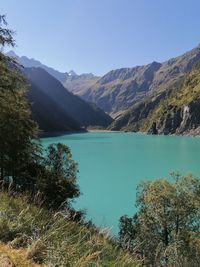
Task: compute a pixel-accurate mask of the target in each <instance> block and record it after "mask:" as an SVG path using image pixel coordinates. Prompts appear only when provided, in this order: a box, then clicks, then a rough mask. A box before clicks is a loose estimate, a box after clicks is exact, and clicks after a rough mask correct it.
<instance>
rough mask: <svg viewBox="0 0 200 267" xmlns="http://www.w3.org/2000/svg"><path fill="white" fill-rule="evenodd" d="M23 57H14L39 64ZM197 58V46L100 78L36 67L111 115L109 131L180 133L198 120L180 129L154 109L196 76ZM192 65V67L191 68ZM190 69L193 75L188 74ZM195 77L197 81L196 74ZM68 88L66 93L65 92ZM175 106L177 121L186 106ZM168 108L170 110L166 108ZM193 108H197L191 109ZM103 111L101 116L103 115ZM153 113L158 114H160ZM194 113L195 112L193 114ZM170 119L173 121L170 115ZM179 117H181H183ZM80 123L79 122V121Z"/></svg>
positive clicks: (30, 64) (199, 56) (185, 131)
mask: <svg viewBox="0 0 200 267" xmlns="http://www.w3.org/2000/svg"><path fill="white" fill-rule="evenodd" d="M24 58H26V57H18V59H19V62H20V64H24V65H25V67H27V66H31V67H34V66H36V63H35V62H37V64H39V63H40V62H39V63H38V61H35V60H33V59H28V58H26V62H25V60H24ZM199 60H200V45H199V46H197V47H195V48H194V49H192V50H191V51H189V52H186V53H184V54H183V55H181V56H178V57H176V58H172V59H169V60H167V61H165V62H163V63H160V62H152V63H150V64H147V65H143V66H136V67H133V68H122V69H116V70H112V71H110V72H108V73H107V74H105V75H104V76H102V77H96V76H94V75H93V74H81V75H77V74H76V73H74V72H73V71H72V72H71V73H67V72H66V73H61V72H58V71H56V70H54V69H52V68H49V67H47V66H45V67H44V65H43V64H42V63H40V67H41V68H42V69H45V70H46V71H47V72H48V73H49V74H51V75H53V76H54V78H56V79H57V80H59V81H60V84H61V83H62V88H63V89H65V90H66V91H67V90H68V91H71V92H72V93H73V94H76V95H78V96H79V97H81V98H82V99H83V100H85V101H87V102H91V103H95V104H96V105H97V106H98V107H99V108H101V109H102V110H103V111H104V112H105V113H107V114H109V115H110V116H112V117H113V118H114V120H113V121H112V122H111V119H110V117H109V119H108V118H107V121H106V123H104V126H105V125H108V124H109V121H110V122H111V124H110V125H109V126H108V128H109V129H111V130H127V131H145V132H149V133H160V134H161V133H164V134H170V133H179V134H184V133H188V132H189V131H190V130H191V129H193V130H194V129H197V128H198V127H199V122H198V120H195V121H196V125H195V123H193V124H192V126H191V125H190V129H189V128H188V129H187V126H185V128H184V127H182V128H181V129H180V127H178V126H177V127H174V126H173V127H172V125H171V124H173V125H174V122H173V123H171V124H170V123H169V119H167V120H166V118H165V119H164V117H163V119H161V117H162V116H161V113H162V112H158V110H161V109H162V107H163V105H164V106H165V107H166V105H167V104H166V103H168V102H166V101H167V100H168V99H171V97H172V95H173V97H175V98H176V94H177V95H178V97H179V98H181V97H182V95H181V94H180V93H179V92H180V90H181V89H180V88H183V87H184V88H186V87H187V86H186V85H185V84H184V81H185V80H187V79H188V75H189V76H190V75H197V67H196V66H195V65H196V63H197V62H198V61H199ZM25 63H26V64H25ZM34 64H35V65H34ZM37 66H38V65H37ZM194 66H195V67H194ZM193 68H195V70H194V69H193ZM191 71H192V73H193V74H191ZM52 73H53V74H52ZM196 80H198V77H197V78H196ZM39 84H40V83H39ZM39 84H38V86H39ZM64 87H65V88H64ZM66 88H67V89H66ZM188 88H189V87H188ZM188 90H189V89H188ZM68 91H67V93H69V92H68ZM185 91H186V90H184V92H185ZM73 96H74V95H73ZM74 97H75V96H74ZM76 97H77V96H76ZM52 99H54V97H52ZM54 100H55V99H54ZM193 100H194V101H196V98H194V99H192V101H193ZM180 102H181V101H180ZM163 103H164V104H163ZM181 103H182V104H183V103H185V102H184V101H183V102H181ZM192 103H193V102H191V103H190V107H191V105H192V106H193V104H192ZM195 103H196V104H195V107H198V102H195ZM90 105H91V104H90ZM196 105H197V106H196ZM58 106H59V107H61V106H62V105H60V103H58ZM62 108H63V106H62ZM179 108H181V110H179V112H180V114H179V117H180V118H179V120H180V121H181V114H182V115H183V114H185V111H184V110H188V107H186V106H185V105H184V104H183V106H182V107H180V106H179ZM168 109H169V110H170V108H168ZM197 109H198V108H196V109H195V110H197ZM99 111H100V110H99ZM165 111H166V110H165ZM68 113H69V112H68ZM105 113H104V115H106V114H105ZM172 113H173V114H175V110H173V112H172ZM172 113H171V114H172ZM101 114H102V113H101ZM155 114H160V115H159V116H160V117H159V116H158V115H155ZM78 115H79V114H78V112H77V113H76V116H74V117H73V116H72V117H73V118H74V119H77V118H78ZM162 115H163V114H162ZM193 115H194V114H193ZM107 116H108V115H107ZM177 116H178V115H177ZM195 116H199V115H198V114H196V115H195ZM171 118H172V121H173V116H172V115H171ZM189 118H190V116H189ZM182 119H185V117H184V118H182ZM79 121H80V118H79ZM162 121H163V123H164V121H167V122H166V123H164V124H162V123H161V122H162ZM88 123H89V122H88V121H87V123H86V125H88ZM183 124H184V123H182V124H181V125H182V126H183ZM81 125H83V123H82V124H81ZM84 125H85V124H84ZM91 125H92V124H91ZM161 125H162V126H161ZM187 125H188V123H187ZM179 126H180V125H179ZM191 127H192V128H191Z"/></svg>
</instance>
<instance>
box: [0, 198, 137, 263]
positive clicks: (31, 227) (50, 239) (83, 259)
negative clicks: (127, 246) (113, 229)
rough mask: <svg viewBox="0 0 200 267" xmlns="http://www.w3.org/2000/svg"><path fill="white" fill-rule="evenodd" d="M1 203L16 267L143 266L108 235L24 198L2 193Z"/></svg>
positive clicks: (0, 233)
mask: <svg viewBox="0 0 200 267" xmlns="http://www.w3.org/2000/svg"><path fill="white" fill-rule="evenodd" d="M0 200H1V201H0V240H1V241H2V242H4V244H5V243H7V244H10V248H9V250H8V254H6V256H8V257H10V258H11V260H12V261H13V262H14V264H15V265H13V266H15V267H18V266H21V267H23V266H37V265H30V264H32V263H31V262H33V261H34V262H35V263H37V264H44V265H45V266H50V267H56V266H57V267H62V266H63V267H68V266H69V267H71V266H72V267H74V266H75V267H87V266H88V267H90V266H91V267H93V266H94V267H95V266H102V267H118V266H119V267H123V266H124V267H129V266H130V267H134V266H140V263H139V261H137V260H136V257H135V256H134V255H130V254H129V253H128V252H125V251H124V250H122V249H121V248H119V247H118V246H117V244H116V243H115V241H114V240H111V239H109V238H108V236H107V234H106V233H101V232H99V231H98V230H97V229H94V228H91V227H87V226H86V225H84V224H81V223H76V222H73V221H69V220H67V219H66V218H65V214H62V213H57V214H53V213H51V212H49V211H47V210H45V209H42V208H38V207H36V206H34V205H30V204H28V203H27V202H26V200H25V199H23V198H19V197H18V198H16V197H8V196H7V195H6V194H4V193H0ZM1 244H2V243H1ZM4 246H5V245H2V247H4ZM2 253H3V252H2ZM18 262H19V263H18ZM17 264H18V265H17ZM20 264H21V265H20ZM27 264H29V265H27ZM11 266H12V265H11ZM38 266H42V265H38Z"/></svg>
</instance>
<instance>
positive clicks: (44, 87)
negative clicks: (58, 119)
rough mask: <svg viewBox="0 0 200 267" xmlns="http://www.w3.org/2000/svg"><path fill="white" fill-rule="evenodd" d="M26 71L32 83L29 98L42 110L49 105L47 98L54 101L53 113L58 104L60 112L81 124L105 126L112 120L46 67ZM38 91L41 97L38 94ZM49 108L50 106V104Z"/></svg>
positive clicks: (26, 69)
mask: <svg viewBox="0 0 200 267" xmlns="http://www.w3.org/2000/svg"><path fill="white" fill-rule="evenodd" d="M24 73H25V75H26V77H27V78H28V80H29V81H30V83H31V91H30V92H29V98H30V100H31V101H32V102H34V100H35V105H37V107H38V108H40V110H41V109H42V107H43V105H47V104H46V101H47V100H48V102H49V100H51V102H53V103H54V105H53V106H52V109H51V114H53V113H56V110H55V112H54V107H55V106H56V107H57V110H58V109H59V111H60V112H61V111H62V113H65V116H67V117H68V118H72V120H73V121H77V122H78V124H80V125H81V126H89V125H93V126H96V125H98V126H104V127H105V126H108V125H109V124H110V123H111V122H112V119H111V118H110V116H109V115H107V114H105V113H104V112H103V111H102V110H100V109H99V108H97V107H96V106H94V105H93V104H90V103H86V102H85V101H84V100H82V99H80V98H79V97H78V96H75V95H73V94H72V93H70V92H68V91H67V90H66V89H65V88H64V87H63V85H62V84H61V83H60V82H59V81H58V80H57V79H55V78H54V77H53V76H51V75H50V74H49V73H47V72H46V71H45V70H44V69H42V68H25V69H24ZM34 88H37V91H36V90H35V92H33V91H34ZM38 91H39V93H40V97H39V96H38V94H37V93H38ZM33 95H35V98H34V99H33V98H31V97H30V96H33ZM48 108H50V106H49V105H48ZM37 110H38V109H37ZM41 111H42V110H41ZM38 116H39V114H38ZM54 116H55V114H54ZM40 118H41V117H40Z"/></svg>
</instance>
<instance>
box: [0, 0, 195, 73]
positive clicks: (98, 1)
mask: <svg viewBox="0 0 200 267" xmlns="http://www.w3.org/2000/svg"><path fill="white" fill-rule="evenodd" d="M0 10H1V11H0V12H1V13H2V14H6V15H7V20H8V23H9V26H10V27H11V28H12V29H14V30H15V31H16V36H15V39H16V41H17V45H18V46H17V48H16V49H15V51H16V52H17V53H18V54H19V55H20V56H21V55H26V56H28V57H33V58H35V59H39V60H40V61H42V62H43V63H45V64H47V65H49V66H52V67H54V68H56V69H58V70H60V71H69V70H71V69H73V70H74V71H76V72H77V73H83V72H93V73H95V74H99V75H102V74H104V73H106V72H107V71H109V70H111V69H116V68H121V67H133V66H135V65H141V64H145V63H149V62H152V61H164V60H166V59H168V58H171V57H174V56H177V55H179V54H182V53H184V52H185V51H187V50H190V49H192V48H193V47H195V46H196V45H198V44H199V43H200V16H199V11H200V1H199V0H0Z"/></svg>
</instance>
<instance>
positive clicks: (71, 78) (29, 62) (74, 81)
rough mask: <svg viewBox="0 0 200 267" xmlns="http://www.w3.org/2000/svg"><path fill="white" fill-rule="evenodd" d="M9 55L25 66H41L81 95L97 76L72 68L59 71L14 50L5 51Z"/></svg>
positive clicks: (70, 89) (68, 88)
mask: <svg viewBox="0 0 200 267" xmlns="http://www.w3.org/2000/svg"><path fill="white" fill-rule="evenodd" d="M6 54H7V55H8V56H10V57H14V58H16V59H17V61H18V62H19V64H21V65H22V66H24V67H26V68H32V67H36V68H38V67H39V68H42V69H44V70H46V71H47V72H48V73H49V74H51V75H52V76H53V77H54V78H56V79H57V80H59V81H60V82H61V83H62V84H63V85H64V86H65V88H66V89H67V90H69V91H71V92H73V93H74V94H78V95H80V96H81V95H82V94H84V93H85V90H86V89H88V88H89V87H91V86H92V85H93V84H94V83H95V82H96V81H97V80H98V79H99V77H97V76H94V75H93V74H92V73H84V74H81V75H78V74H76V73H75V72H74V71H73V70H71V71H69V72H60V71H58V70H55V69H53V68H51V67H48V66H46V65H44V64H42V63H41V62H40V61H38V60H35V59H33V58H28V57H26V56H22V57H19V56H18V55H17V54H16V53H15V52H14V51H12V50H11V51H9V52H8V53H6Z"/></svg>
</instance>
